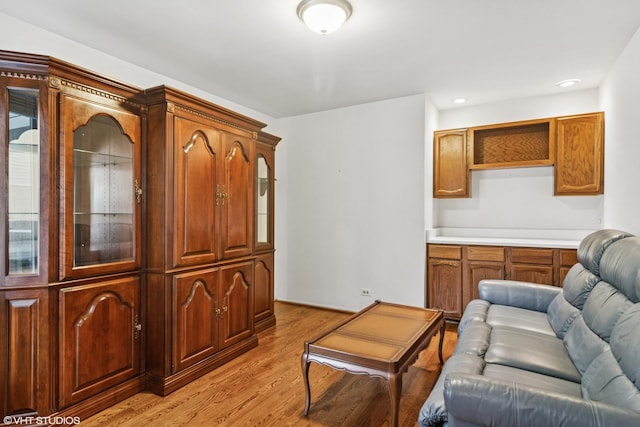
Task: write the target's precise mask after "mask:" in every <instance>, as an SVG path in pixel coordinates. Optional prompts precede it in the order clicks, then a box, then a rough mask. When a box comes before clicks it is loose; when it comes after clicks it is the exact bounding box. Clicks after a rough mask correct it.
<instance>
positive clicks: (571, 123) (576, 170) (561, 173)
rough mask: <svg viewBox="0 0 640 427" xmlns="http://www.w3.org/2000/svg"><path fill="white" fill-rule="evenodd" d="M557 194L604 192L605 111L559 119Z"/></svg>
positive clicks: (556, 168) (557, 130)
mask: <svg viewBox="0 0 640 427" xmlns="http://www.w3.org/2000/svg"><path fill="white" fill-rule="evenodd" d="M556 133H557V138H556V144H557V149H556V151H557V157H556V167H555V194H556V195H573V194H602V193H603V192H604V115H603V113H594V114H585V115H580V116H569V117H562V118H559V119H557V127H556Z"/></svg>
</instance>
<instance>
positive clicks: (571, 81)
mask: <svg viewBox="0 0 640 427" xmlns="http://www.w3.org/2000/svg"><path fill="white" fill-rule="evenodd" d="M578 83H580V79H567V80H561V81H559V82H557V83H556V86H560V87H571V86H574V85H577V84H578Z"/></svg>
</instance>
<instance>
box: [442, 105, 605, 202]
mask: <svg viewBox="0 0 640 427" xmlns="http://www.w3.org/2000/svg"><path fill="white" fill-rule="evenodd" d="M433 135H434V137H433V152H434V157H433V171H434V180H433V181H434V182H433V184H434V187H433V197H436V198H448V197H460V198H462V197H471V194H470V190H469V188H470V187H471V175H470V174H469V172H470V171H471V170H479V169H498V168H516V167H532V166H555V167H554V177H555V192H554V194H555V195H557V196H562V195H593V194H602V193H603V191H604V190H603V189H604V113H602V112H599V113H591V114H582V115H575V116H563V117H552V118H546V119H538V120H527V121H520V122H510V123H500V124H494V125H487V126H476V127H472V128H468V129H465V130H441V131H435V132H434V134H433Z"/></svg>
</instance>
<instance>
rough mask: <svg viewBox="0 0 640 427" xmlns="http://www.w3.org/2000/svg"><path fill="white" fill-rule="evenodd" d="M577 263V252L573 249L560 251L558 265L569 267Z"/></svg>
mask: <svg viewBox="0 0 640 427" xmlns="http://www.w3.org/2000/svg"><path fill="white" fill-rule="evenodd" d="M577 262H578V251H576V250H575V249H562V250H560V265H562V266H566V267H571V266H572V265H573V264H575V263H577Z"/></svg>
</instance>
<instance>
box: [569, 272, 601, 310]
mask: <svg viewBox="0 0 640 427" xmlns="http://www.w3.org/2000/svg"><path fill="white" fill-rule="evenodd" d="M600 280H601V279H600V277H599V276H596V275H595V274H593V273H592V272H590V271H589V270H587V269H586V268H585V267H584V266H583V265H582V264H574V266H573V267H571V269H569V272H568V273H567V275H566V276H565V278H564V282H563V285H562V295H563V296H564V299H566V300H567V302H569V303H570V304H571V305H573V306H574V307H576V308H579V309H581V310H582V307H583V306H584V303H585V301H586V300H587V297H588V296H589V293H590V292H591V290H592V289H593V287H594V286H595V285H596V283H598V282H599V281H600Z"/></svg>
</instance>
